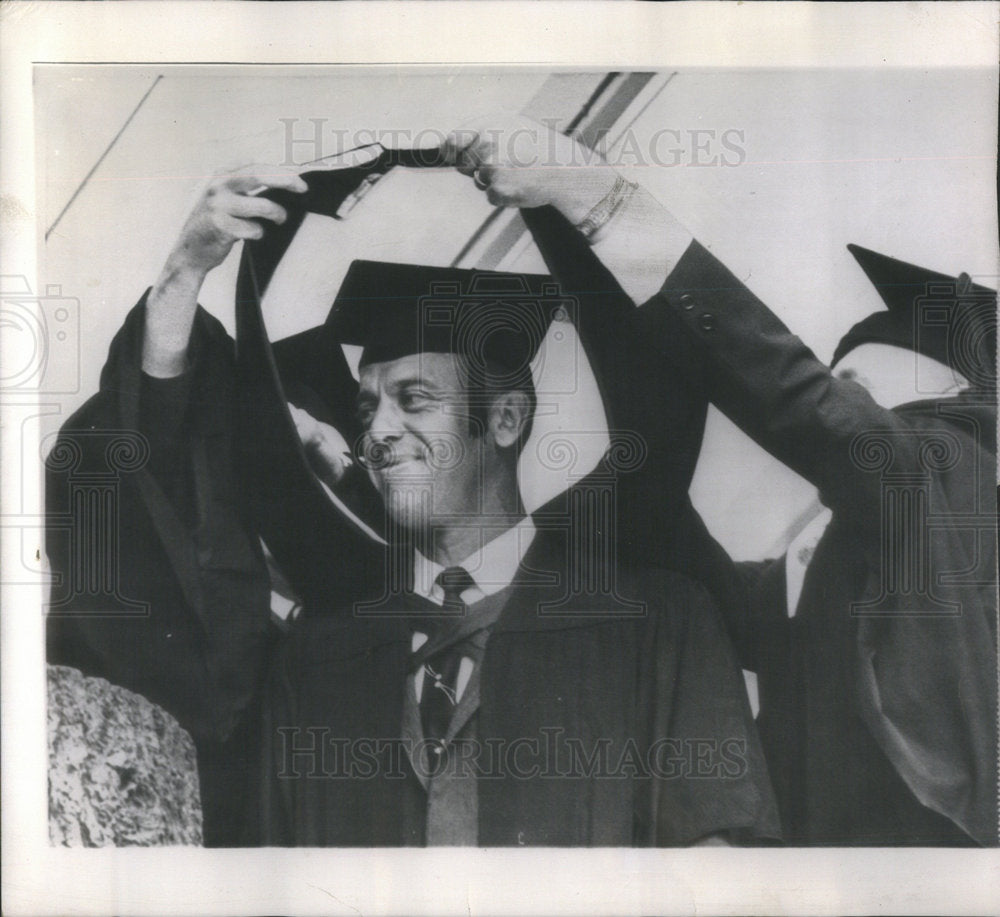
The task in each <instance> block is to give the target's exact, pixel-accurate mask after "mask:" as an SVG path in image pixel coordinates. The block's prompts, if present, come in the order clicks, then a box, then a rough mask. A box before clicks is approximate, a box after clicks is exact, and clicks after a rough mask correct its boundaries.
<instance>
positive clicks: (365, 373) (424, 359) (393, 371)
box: [359, 352, 464, 391]
mask: <svg viewBox="0 0 1000 917" xmlns="http://www.w3.org/2000/svg"><path fill="white" fill-rule="evenodd" d="M359 377H360V382H361V387H362V389H365V388H371V387H374V386H378V385H382V386H390V385H393V384H398V383H402V382H404V381H409V380H415V381H420V382H423V383H426V384H428V385H433V386H435V387H436V388H440V389H446V390H454V391H458V390H461V389H463V388H464V385H463V383H462V374H461V370H460V365H459V357H458V356H456V355H455V354H453V353H433V352H421V353H412V354H407V355H406V356H403V357H399V358H398V359H396V360H385V361H382V362H379V363H366V364H365V365H363V366H362V367H361V368H360V371H359Z"/></svg>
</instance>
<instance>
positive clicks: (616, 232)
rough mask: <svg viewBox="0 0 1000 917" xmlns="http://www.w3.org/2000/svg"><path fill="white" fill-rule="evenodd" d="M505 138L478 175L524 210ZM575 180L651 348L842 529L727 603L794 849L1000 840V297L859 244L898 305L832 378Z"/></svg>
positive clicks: (745, 297) (753, 303)
mask: <svg viewBox="0 0 1000 917" xmlns="http://www.w3.org/2000/svg"><path fill="white" fill-rule="evenodd" d="M538 130H540V129H537V128H536V133H537V132H538ZM484 137H485V135H484ZM484 137H479V136H475V135H474V132H473V138H472V139H471V140H469V139H468V138H466V139H464V140H462V141H461V142H459V141H458V140H456V146H458V147H459V149H460V152H459V157H460V158H461V159H462V160H463V161H464V166H465V168H466V169H467V171H468V172H469V173H470V174H475V175H477V176H483V175H485V176H488V177H489V178H490V179H491V183H492V184H493V185H494V187H495V188H496V190H495V191H494V193H493V199H494V202H495V203H503V204H508V205H521V204H522V203H523V201H524V198H525V197H526V196H528V195H530V192H531V189H530V188H529V189H527V191H526V189H525V187H524V186H523V184H521V183H519V182H518V181H517V178H516V176H517V175H518V174H519V173H518V171H517V169H515V168H513V166H512V165H511V164H510V163H509V162H506V161H505V159H504V157H503V155H502V146H501V144H499V143H498V142H497V141H496V140H495V137H496V134H495V133H494V134H493V135H492V136H491V139H490V140H486V139H484ZM522 160H523V157H522ZM562 180H563V181H565V182H566V183H568V184H572V183H573V182H581V183H588V182H589V183H591V184H597V185H603V187H604V188H606V189H607V193H606V196H605V197H604V198H603V199H602V201H601V203H600V204H599V205H597V206H596V207H595V211H594V213H596V214H597V215H598V216H600V214H602V213H608V212H610V213H612V214H613V218H612V219H611V220H610V221H608V220H605V221H604V222H603V223H602V224H601V227H600V229H599V232H598V233H595V232H594V230H593V226H592V220H591V214H586V215H584V214H578V218H579V222H578V228H579V229H580V231H581V233H582V234H584V235H586V236H588V237H590V239H591V241H592V242H594V243H595V244H594V248H595V251H596V252H597V253H598V254H599V255H600V257H601V258H602V259H603V260H604V261H605V263H606V264H607V265H608V267H609V268H610V269H611V270H612V271H613V273H614V274H615V276H616V278H617V279H618V280H619V281H620V283H621V285H622V286H623V287H624V288H625V289H626V290H627V291H628V292H629V293H630V295H631V297H632V299H633V300H634V301H635V302H636V303H637V304H642V308H641V309H640V310H639V312H641V313H644V315H645V318H644V319H643V321H645V322H648V325H647V327H648V334H649V338H650V339H651V340H655V341H656V342H657V344H658V346H664V344H665V343H666V342H669V343H670V344H671V345H672V346H674V347H676V348H678V349H681V350H683V351H684V352H685V353H686V354H687V355H688V362H687V364H686V366H685V372H686V373H689V374H690V377H691V381H692V384H693V385H694V386H696V387H701V388H703V390H704V391H705V392H707V394H708V395H709V397H710V398H711V399H712V401H713V402H714V403H715V404H716V405H717V406H718V407H719V408H720V409H721V410H722V411H723V412H724V413H726V414H727V415H728V416H729V417H730V418H731V419H732V420H734V421H735V422H736V423H737V424H738V425H739V426H740V427H741V428H742V429H743V430H744V431H745V432H747V433H748V434H749V435H750V436H752V437H753V438H754V439H755V440H756V441H757V442H759V443H760V444H761V445H763V446H764V447H765V448H767V449H768V450H769V451H770V452H771V453H772V454H773V455H775V456H776V457H778V458H780V459H781V460H782V461H784V462H785V463H786V464H787V465H788V466H789V467H790V468H792V469H793V470H795V471H797V472H798V473H799V474H801V475H802V476H803V477H805V478H807V479H808V480H810V481H811V482H812V483H814V484H815V485H816V486H817V487H818V489H819V492H820V498H821V500H822V502H823V503H824V504H825V505H826V506H827V507H828V508H829V510H831V511H832V521H829V514H827V515H826V516H825V517H824V518H821V519H819V520H818V521H816V522H815V523H814V524H813V526H812V527H811V529H812V531H811V533H810V532H805V533H803V535H802V536H801V537H800V539H797V540H796V542H795V543H793V549H792V550H791V551H790V552H789V555H788V556H787V557H786V558H782V559H781V560H778V561H773V562H768V563H764V564H745V565H740V566H739V568H737V567H735V566H734V567H732V568H731V570H730V574H731V575H730V581H731V583H734V584H735V585H734V590H735V591H734V594H736V595H738V594H739V592H740V590H741V589H742V590H743V599H742V600H741V601H734V602H732V603H724V604H723V605H722V606H721V607H722V609H723V613H724V614H725V615H726V617H727V623H728V626H729V630H730V633H731V635H732V636H733V638H734V641H735V643H736V645H737V648H738V650H739V653H740V657H741V663H742V665H743V666H745V667H746V668H748V669H752V670H754V671H756V672H757V673H758V675H759V685H760V697H761V711H760V717H759V724H760V728H761V733H762V739H763V741H764V743H765V750H766V751H767V755H768V763H769V766H770V768H771V769H772V773H773V777H774V781H775V785H776V791H777V793H778V796H779V803H780V805H781V809H782V820H783V827H784V830H785V837H786V840H787V841H788V842H790V843H792V844H886V845H896V844H917V845H952V844H973V843H976V844H983V845H994V844H996V842H997V798H996V776H997V773H996V742H997V732H996V729H997V705H996V701H997V698H996V694H997V692H996V683H997V681H996V679H997V669H996V637H997V629H996V626H997V620H996V617H997V601H996V502H995V500H996V495H995V486H994V485H995V468H996V462H995V437H996V419H995V418H996V411H995V398H996V394H995V390H996V386H995V379H996V364H995V361H996V294H995V293H994V292H992V291H989V290H986V289H984V288H982V287H977V286H975V285H973V284H970V283H969V281H968V278H967V277H963V278H960V279H959V280H958V281H956V280H955V279H954V278H949V277H946V276H943V275H939V274H933V273H931V272H928V271H923V270H921V269H918V268H914V267H913V266H911V265H905V264H902V263H900V262H894V261H892V260H891V259H886V258H883V257H881V256H878V255H875V254H874V253H872V252H867V251H865V250H863V249H857V248H852V250H853V251H854V252H855V254H856V256H857V257H858V258H859V260H860V261H861V263H862V265H863V267H864V268H865V270H866V271H867V272H868V273H869V276H871V277H872V278H873V279H874V280H875V281H876V283H877V285H878V286H879V290H880V292H881V293H882V295H883V298H884V299H885V300H886V302H887V304H888V305H889V307H890V309H889V312H882V313H878V314H876V315H874V316H871V317H869V318H868V319H866V320H865V321H863V322H861V323H859V324H858V325H857V326H855V328H854V329H852V330H851V332H850V333H849V334H848V335H847V336H846V337H845V338H844V340H843V341H842V342H841V344H840V346H839V348H838V351H837V354H836V357H835V365H834V369H833V371H832V372H831V370H829V369H828V368H827V367H825V366H823V365H822V364H821V363H820V362H819V361H818V360H816V358H815V357H814V356H813V354H812V353H811V352H810V351H809V350H808V348H806V347H805V346H804V345H803V344H802V342H801V341H799V340H798V338H796V337H794V336H793V335H792V334H791V333H790V332H789V331H788V330H787V329H786V328H785V327H784V326H783V325H782V323H781V322H780V321H779V320H778V319H777V318H776V317H775V316H774V315H773V314H772V313H771V312H770V311H769V310H768V309H767V308H766V307H765V306H764V305H763V303H761V302H760V301H759V300H758V299H757V298H756V297H755V296H753V294H752V293H751V292H750V291H749V290H748V289H747V288H746V287H745V286H744V285H743V284H742V283H741V282H740V281H739V280H738V279H736V278H735V277H734V276H733V275H732V274H731V273H730V272H729V271H728V270H727V269H726V268H725V267H724V266H723V265H721V264H720V263H719V262H718V261H717V260H716V259H715V258H714V257H713V256H712V255H710V254H709V253H708V251H707V250H706V249H705V248H703V247H702V246H701V245H700V244H698V242H697V241H695V240H693V239H692V237H691V236H690V234H688V233H687V232H686V231H685V230H684V228H683V227H682V226H680V224H679V223H677V221H676V220H674V218H673V217H672V216H671V215H670V214H669V213H668V212H667V211H666V210H665V209H664V208H663V207H662V206H661V205H659V203H658V202H657V201H655V200H654V199H653V198H652V197H651V196H650V195H649V194H648V193H646V192H645V191H643V189H641V188H639V187H637V186H634V185H631V184H630V183H628V182H625V181H624V179H622V178H621V177H620V176H616V175H615V173H614V172H613V170H611V169H609V168H607V167H606V166H604V167H597V168H594V169H589V170H588V169H576V170H564V178H563V179H562ZM648 382H649V385H650V387H651V388H655V387H656V386H658V385H660V384H664V383H661V382H658V381H657V380H656V378H655V376H651V377H649V379H648ZM655 422H656V418H655V416H649V417H648V418H647V420H646V423H647V424H649V425H655ZM634 429H637V430H639V431H640V432H642V431H643V430H645V429H646V427H644V426H643V425H642V422H641V420H640V421H639V422H638V424H637V426H636V427H635V428H634ZM656 464H657V459H656V457H655V456H651V457H650V461H649V462H647V465H648V467H650V468H651V469H654V470H655V468H656ZM650 511H651V512H655V511H656V509H655V506H653V507H652V508H651V510H650ZM827 521H828V525H827V527H826V530H825V532H824V531H822V528H823V525H824V524H825V523H826V522H827ZM810 534H812V535H813V539H812V540H813V541H816V540H817V539H818V544H817V545H816V546H815V553H811V548H810V546H808V545H806V544H805V542H807V541H809V540H810V539H809V535H810ZM820 534H821V536H822V537H819V536H820ZM800 542H801V543H800ZM803 549H804V550H803ZM810 556H811V560H809V559H808V558H809V557H810ZM648 560H649V561H650V562H654V561H655V558H648ZM804 568H805V569H804Z"/></svg>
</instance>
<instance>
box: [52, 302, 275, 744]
mask: <svg viewBox="0 0 1000 917" xmlns="http://www.w3.org/2000/svg"><path fill="white" fill-rule="evenodd" d="M144 318H145V297H143V299H142V300H141V301H140V302H139V304H138V305H137V306H136V307H135V308H134V309H133V310H132V311H131V312H130V313H129V315H128V317H127V318H126V320H125V323H124V325H123V327H122V329H121V330H120V331H119V333H118V334H117V335H116V337H115V339H114V341H113V342H112V345H111V350H110V354H109V358H108V361H107V363H106V365H105V367H104V369H103V371H102V374H101V386H100V390H99V392H98V393H97V394H96V395H94V396H93V397H92V398H91V399H90V400H89V401H87V402H86V403H85V404H84V406H83V407H82V408H80V410H79V411H77V412H76V413H75V414H74V415H73V416H72V417H71V418H70V419H69V420H68V421H67V422H66V424H65V425H64V426H63V428H62V430H61V431H60V435H59V438H58V440H57V442H56V445H55V446H54V448H53V449H52V451H51V453H50V455H49V457H48V460H47V462H46V502H47V534H46V545H47V552H48V555H49V560H50V563H51V567H52V571H53V574H54V581H55V584H54V586H53V591H52V598H51V603H50V608H49V613H48V616H47V622H46V629H47V644H48V651H47V652H48V661H49V662H50V663H52V664H62V665H68V666H73V667H75V668H79V669H81V670H82V671H84V672H85V673H86V674H88V675H93V676H98V677H102V678H106V679H108V680H109V681H111V682H113V683H115V684H119V685H121V686H123V687H126V688H128V689H129V690H133V691H136V692H137V693H139V694H142V695H143V696H145V697H147V698H149V699H150V700H151V701H153V702H154V703H157V704H159V705H160V706H162V707H164V709H166V710H167V711H168V712H170V713H171V714H173V715H174V716H175V717H176V718H177V719H178V721H179V722H180V723H181V725H182V726H184V728H186V729H187V730H188V731H189V732H190V733H191V734H192V736H193V737H194V738H195V741H196V742H198V743H200V744H201V743H206V742H209V743H211V742H220V741H224V740H225V739H226V738H227V737H228V736H230V735H231V734H232V733H233V731H234V730H235V728H236V726H237V725H238V723H239V721H240V720H241V718H242V717H243V716H244V714H245V712H246V711H247V709H248V708H249V706H250V704H251V702H252V699H253V697H254V695H255V694H256V693H257V691H258V690H259V687H260V682H261V679H262V675H263V665H264V660H265V653H266V649H267V643H268V632H267V628H268V620H269V602H268V598H269V590H268V586H267V577H266V570H265V568H264V565H263V562H262V557H261V554H260V550H259V546H258V543H257V540H256V538H255V536H254V535H253V533H252V530H251V529H250V528H249V526H248V523H247V520H246V519H245V518H244V516H243V515H242V511H241V508H240V497H239V488H238V485H237V482H236V479H235V474H234V465H235V461H234V455H233V437H232V406H233V381H232V379H233V376H232V342H231V340H230V339H229V338H228V337H227V335H226V334H225V332H224V331H223V329H222V327H221V325H220V324H219V323H218V322H217V321H215V320H214V319H212V318H211V317H210V316H208V315H207V313H205V312H203V311H202V310H199V312H198V315H197V317H196V320H195V325H194V330H193V332H192V340H191V348H190V353H191V355H192V366H191V368H190V369H189V370H188V372H187V373H185V375H184V376H183V377H181V378H179V379H173V380H157V379H151V378H149V377H145V376H144V375H143V373H142V371H141V360H142V336H143V322H144Z"/></svg>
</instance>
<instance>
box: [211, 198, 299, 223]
mask: <svg viewBox="0 0 1000 917" xmlns="http://www.w3.org/2000/svg"><path fill="white" fill-rule="evenodd" d="M223 203H224V209H225V212H226V213H228V214H230V215H231V216H234V217H242V218H243V219H251V220H270V221H271V222H272V223H279V224H280V223H284V222H285V220H286V219H288V214H287V212H286V211H285V208H284V207H282V206H281V205H280V204H276V203H275V202H274V201H269V200H268V199H267V198H266V197H247V196H246V195H245V194H231V193H230V194H228V196H227V197H226V199H225V201H224V202H223Z"/></svg>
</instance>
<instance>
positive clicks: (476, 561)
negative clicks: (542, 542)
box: [413, 516, 535, 605]
mask: <svg viewBox="0 0 1000 917" xmlns="http://www.w3.org/2000/svg"><path fill="white" fill-rule="evenodd" d="M482 537H483V539H484V542H485V543H484V544H483V545H482V546H481V547H480V548H479V549H478V550H476V551H474V552H473V553H472V554H470V555H469V556H468V557H467V558H465V560H463V561H462V562H461V563H459V564H456V565H455V566H459V567H464V568H465V570H466V571H467V572H468V573H469V575H470V576H471V577H472V578H473V579H474V580H475V581H476V584H475V586H471V587H469V588H468V589H466V590H465V591H464V592H463V593H462V601H464V602H465V603H466V604H467V605H472V604H473V603H475V602H478V601H479V600H480V599H483V598H485V597H486V596H488V595H493V594H494V593H496V592H499V591H500V590H501V589H505V588H506V587H507V586H509V585H510V584H511V583H512V582H513V581H514V576H515V574H516V573H517V568H518V567H519V566H520V565H521V561H522V560H523V559H524V555H525V554H527V553H528V548H530V547H531V543H532V541H533V540H534V538H535V523H534V521H533V520H532V518H531V516H525V517H524V518H523V519H522V520H521V521H520V522H519V523H518V524H517V525H515V526H511V527H509V528H506V529H489V528H484V529H483V531H482ZM486 539H489V540H486ZM444 569H445V568H444V567H443V566H442V565H441V564H439V563H436V562H435V561H433V560H430V559H429V558H427V557H424V555H423V554H421V553H420V552H419V551H415V552H414V561H413V591H414V592H415V593H416V594H417V595H421V596H423V597H424V598H426V599H430V600H431V601H432V602H434V603H435V604H436V605H440V604H442V603H443V602H444V591H443V590H442V589H441V587H440V586H439V585H438V584H437V582H436V580H437V577H438V574H439V573H441V571H442V570H444Z"/></svg>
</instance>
